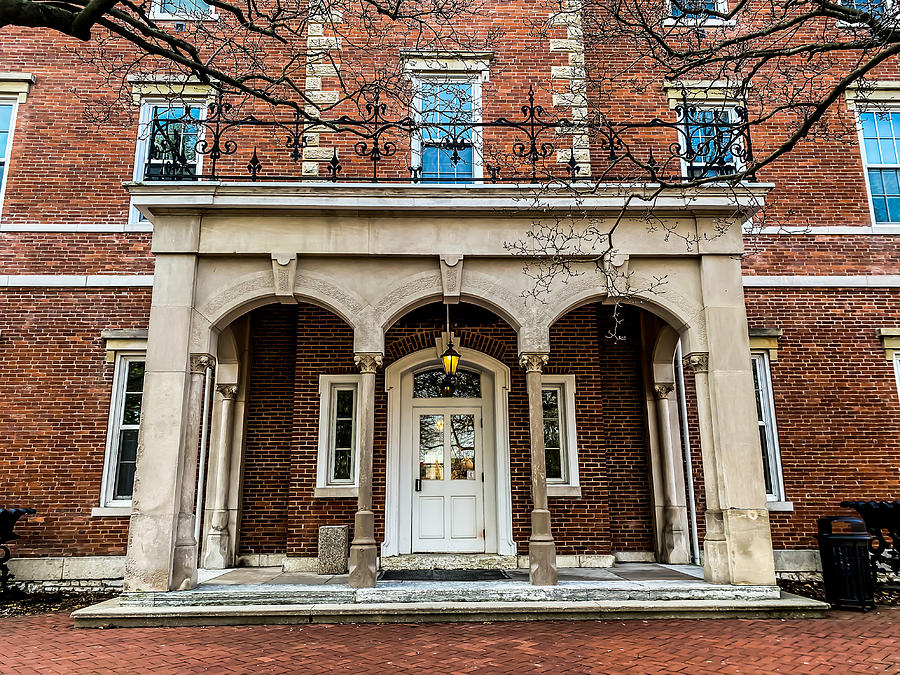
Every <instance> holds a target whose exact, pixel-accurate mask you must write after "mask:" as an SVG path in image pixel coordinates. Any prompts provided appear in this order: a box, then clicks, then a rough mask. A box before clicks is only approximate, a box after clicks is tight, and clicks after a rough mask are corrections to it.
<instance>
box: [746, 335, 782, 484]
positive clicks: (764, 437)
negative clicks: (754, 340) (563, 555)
mask: <svg viewBox="0 0 900 675" xmlns="http://www.w3.org/2000/svg"><path fill="white" fill-rule="evenodd" d="M750 357H751V363H752V365H753V387H754V390H755V392H756V412H757V420H758V427H759V444H760V447H761V448H762V460H763V479H764V480H765V484H766V498H767V500H768V501H770V502H783V501H784V499H785V496H784V480H783V478H782V474H781V452H780V450H779V447H778V429H777V427H776V424H775V399H774V395H773V391H772V377H771V373H770V369H769V356H768V354H767V353H765V352H754V353H753V354H751V355H750Z"/></svg>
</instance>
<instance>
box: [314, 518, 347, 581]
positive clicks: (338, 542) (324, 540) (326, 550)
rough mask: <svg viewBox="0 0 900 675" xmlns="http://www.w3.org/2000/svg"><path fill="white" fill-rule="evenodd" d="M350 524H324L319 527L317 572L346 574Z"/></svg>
mask: <svg viewBox="0 0 900 675" xmlns="http://www.w3.org/2000/svg"><path fill="white" fill-rule="evenodd" d="M349 541H350V526H349V525H324V526H323V527H320V528H319V558H318V563H317V570H316V571H317V572H318V573H319V574H346V573H347V558H348V556H349V555H350V544H349Z"/></svg>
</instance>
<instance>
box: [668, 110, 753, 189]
mask: <svg viewBox="0 0 900 675" xmlns="http://www.w3.org/2000/svg"><path fill="white" fill-rule="evenodd" d="M735 121H736V113H735V110H734V109H733V108H727V107H720V108H703V107H699V106H693V105H689V106H688V108H687V109H686V110H684V111H682V119H681V124H682V133H681V137H682V138H681V155H682V157H683V159H684V175H685V177H686V178H690V179H697V178H713V177H716V176H726V175H729V174H733V173H735V172H736V171H737V170H738V169H739V166H740V163H739V161H738V158H737V157H736V156H735V153H736V151H737V150H738V148H739V147H740V146H741V141H740V140H739V139H738V138H736V137H735V136H734V124H735Z"/></svg>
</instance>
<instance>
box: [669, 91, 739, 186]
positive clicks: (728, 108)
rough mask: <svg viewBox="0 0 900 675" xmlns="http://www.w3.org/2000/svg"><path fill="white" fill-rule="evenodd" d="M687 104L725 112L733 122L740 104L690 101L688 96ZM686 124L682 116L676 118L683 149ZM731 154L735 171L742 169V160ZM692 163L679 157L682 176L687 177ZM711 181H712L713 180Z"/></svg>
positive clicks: (702, 108) (685, 145)
mask: <svg viewBox="0 0 900 675" xmlns="http://www.w3.org/2000/svg"><path fill="white" fill-rule="evenodd" d="M688 104H689V105H693V106H694V107H695V108H696V109H697V110H713V111H721V112H726V113H727V114H728V119H729V121H730V122H732V123H735V122H736V121H737V107H738V105H740V104H739V103H738V102H737V101H720V102H717V101H703V100H701V101H692V100H691V99H690V98H689V99H688ZM682 115H683V113H682ZM688 126H689V125H688V121H687V120H686V119H685V118H684V117H682V118H681V119H679V120H678V142H679V143H680V144H681V147H682V148H683V149H684V148H687V146H688ZM731 156H732V157H733V158H734V168H735V171H742V170H743V169H744V162H743V161H742V160H741V158H740V157H738V156H737V155H735V154H734V153H732V155H731ZM693 165H694V162H688V161H687V160H686V159H685V158H684V157H682V158H681V177H682V178H688V168H689V167H691V166H693ZM711 182H713V183H714V182H715V181H711Z"/></svg>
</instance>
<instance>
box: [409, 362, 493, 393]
mask: <svg viewBox="0 0 900 675" xmlns="http://www.w3.org/2000/svg"><path fill="white" fill-rule="evenodd" d="M448 385H449V387H448ZM413 398H481V375H480V374H479V373H476V372H474V371H471V370H462V369H459V370H457V371H456V375H454V376H453V377H449V378H448V377H447V375H445V374H444V369H443V368H433V369H431V370H423V371H422V372H420V373H416V374H415V375H414V376H413Z"/></svg>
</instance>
